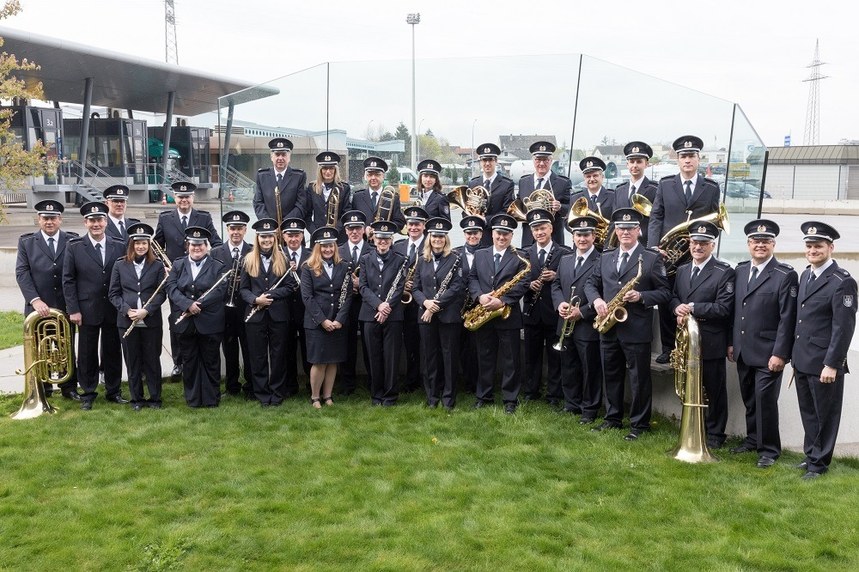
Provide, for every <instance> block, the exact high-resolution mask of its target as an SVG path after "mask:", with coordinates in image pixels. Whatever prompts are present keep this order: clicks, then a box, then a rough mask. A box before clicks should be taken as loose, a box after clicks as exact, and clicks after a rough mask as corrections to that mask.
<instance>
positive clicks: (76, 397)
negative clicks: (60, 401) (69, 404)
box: [63, 391, 81, 401]
mask: <svg viewBox="0 0 859 572" xmlns="http://www.w3.org/2000/svg"><path fill="white" fill-rule="evenodd" d="M63 397H65V398H66V399H71V400H72V401H80V400H81V394H80V393H78V392H77V391H64V392H63Z"/></svg>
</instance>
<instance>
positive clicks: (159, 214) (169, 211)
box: [158, 209, 175, 217]
mask: <svg viewBox="0 0 859 572" xmlns="http://www.w3.org/2000/svg"><path fill="white" fill-rule="evenodd" d="M174 210H175V209H167V210H166V211H161V212H160V213H158V216H159V217H162V216H164V215H166V214H170V213H172V212H173V211H174Z"/></svg>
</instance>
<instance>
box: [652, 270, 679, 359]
mask: <svg viewBox="0 0 859 572" xmlns="http://www.w3.org/2000/svg"><path fill="white" fill-rule="evenodd" d="M666 278H667V279H668V289H669V290H670V291H671V292H674V280H675V278H677V276H676V275H675V276H666ZM657 310H658V313H659V341H660V342H661V344H662V351H663V352H670V351H671V350H673V349H674V337H675V336H676V335H677V316H675V315H674V312H672V311H671V304H670V303H668V302H666V303H664V304H659V307H658V308H657Z"/></svg>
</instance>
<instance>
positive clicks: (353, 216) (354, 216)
mask: <svg viewBox="0 0 859 572" xmlns="http://www.w3.org/2000/svg"><path fill="white" fill-rule="evenodd" d="M357 221H358V216H357V215H352V216H350V217H349V222H357Z"/></svg>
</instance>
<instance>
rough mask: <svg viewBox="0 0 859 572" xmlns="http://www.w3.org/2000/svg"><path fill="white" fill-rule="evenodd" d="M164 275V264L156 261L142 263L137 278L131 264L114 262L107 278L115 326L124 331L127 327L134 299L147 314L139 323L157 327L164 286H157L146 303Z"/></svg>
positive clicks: (134, 304)
mask: <svg viewBox="0 0 859 572" xmlns="http://www.w3.org/2000/svg"><path fill="white" fill-rule="evenodd" d="M165 275H166V271H165V270H164V264H162V263H161V261H160V260H158V259H157V258H156V259H155V260H153V261H152V262H146V263H144V265H143V272H141V273H140V278H138V277H137V272H136V271H135V270H134V263H133V262H129V261H127V260H125V259H122V260H117V261H116V264H114V265H113V273H112V274H111V277H110V290H109V291H108V296H109V297H110V303H111V304H113V306H114V308H116V310H117V314H116V325H117V326H119V327H120V328H127V327H128V326H130V325H131V318H129V317H128V311H129V310H130V309H132V308H137V300H138V298H139V299H140V303H141V304H146V305H145V306H144V307H143V309H144V310H146V311H147V312H149V313H148V314H147V316H146V318H144V320H143V323H144V324H146V325H147V326H148V327H150V328H151V327H156V326H157V327H159V328H160V327H161V322H162V320H161V304H163V303H164V300H166V299H167V289H166V284H165V285H164V286H162V287H161V289H160V290H159V291H158V293H157V294H156V295H155V297H154V298H152V301H151V302H149V303H148V304H147V301H149V298H150V297H151V296H152V293H153V292H155V289H156V288H158V286H159V285H160V284H161V281H162V280H163V279H164V276H165Z"/></svg>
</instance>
